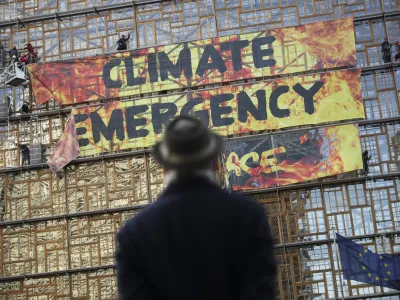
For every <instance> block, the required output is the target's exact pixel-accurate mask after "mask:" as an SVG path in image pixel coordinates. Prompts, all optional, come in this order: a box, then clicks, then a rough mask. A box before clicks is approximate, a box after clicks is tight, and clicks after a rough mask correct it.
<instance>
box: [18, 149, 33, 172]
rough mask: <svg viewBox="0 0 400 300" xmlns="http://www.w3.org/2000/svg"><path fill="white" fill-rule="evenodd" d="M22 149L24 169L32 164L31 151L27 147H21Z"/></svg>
mask: <svg viewBox="0 0 400 300" xmlns="http://www.w3.org/2000/svg"><path fill="white" fill-rule="evenodd" d="M19 147H20V149H21V154H22V164H21V166H22V167H23V166H24V165H26V163H27V165H28V166H29V165H30V164H31V158H30V150H29V147H28V146H27V145H19Z"/></svg>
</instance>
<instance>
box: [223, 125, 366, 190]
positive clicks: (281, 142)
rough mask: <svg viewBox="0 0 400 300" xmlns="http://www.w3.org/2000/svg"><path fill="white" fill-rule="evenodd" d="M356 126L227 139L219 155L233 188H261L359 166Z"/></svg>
mask: <svg viewBox="0 0 400 300" xmlns="http://www.w3.org/2000/svg"><path fill="white" fill-rule="evenodd" d="M361 153H362V150H361V145H360V137H359V133H358V128H357V126H356V125H354V124H351V125H342V126H332V127H325V128H318V129H308V130H301V131H296V132H290V133H278V134H274V135H270V136H268V137H265V136H262V137H254V138H249V139H245V140H243V139H238V140H229V141H227V142H226V143H225V149H224V151H223V154H222V158H223V160H224V164H225V168H226V170H225V171H226V172H227V173H228V176H229V183H230V185H231V187H232V189H233V190H235V191H238V190H248V189H264V188H270V187H275V186H283V185H288V184H294V183H299V182H304V181H308V180H313V179H317V178H322V177H326V176H332V175H336V174H340V173H344V172H348V171H353V170H358V169H362V167H363V162H362V157H361Z"/></svg>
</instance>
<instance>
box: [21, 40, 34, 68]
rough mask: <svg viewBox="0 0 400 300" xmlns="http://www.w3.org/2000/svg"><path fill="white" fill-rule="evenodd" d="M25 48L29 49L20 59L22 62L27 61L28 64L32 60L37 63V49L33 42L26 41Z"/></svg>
mask: <svg viewBox="0 0 400 300" xmlns="http://www.w3.org/2000/svg"><path fill="white" fill-rule="evenodd" d="M24 50H28V52H27V53H26V54H25V55H23V56H22V57H21V58H20V59H19V61H20V62H21V63H25V64H26V65H27V64H29V63H31V62H33V63H35V62H36V53H35V50H34V49H33V46H32V44H31V43H25V48H24Z"/></svg>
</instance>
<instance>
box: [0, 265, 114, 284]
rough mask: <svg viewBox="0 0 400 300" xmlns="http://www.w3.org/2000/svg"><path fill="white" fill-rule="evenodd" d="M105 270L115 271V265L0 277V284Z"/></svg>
mask: <svg viewBox="0 0 400 300" xmlns="http://www.w3.org/2000/svg"><path fill="white" fill-rule="evenodd" d="M105 269H115V264H113V265H103V266H98V267H87V268H77V269H66V270H61V271H54V272H43V273H36V274H24V275H13V276H5V277H0V282H9V281H16V280H24V279H35V278H43V277H52V276H63V275H69V274H76V273H83V272H85V273H87V272H95V271H100V270H105Z"/></svg>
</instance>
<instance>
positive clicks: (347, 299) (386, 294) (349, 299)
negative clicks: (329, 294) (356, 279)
mask: <svg viewBox="0 0 400 300" xmlns="http://www.w3.org/2000/svg"><path fill="white" fill-rule="evenodd" d="M365 286H370V285H368V284H365ZM354 288H356V287H354ZM398 295H399V292H383V293H374V294H365V295H356V296H346V297H344V298H342V297H338V298H330V299H328V300H342V299H345V300H353V299H354V300H358V299H371V298H382V297H390V296H398ZM304 296H307V295H304Z"/></svg>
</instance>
